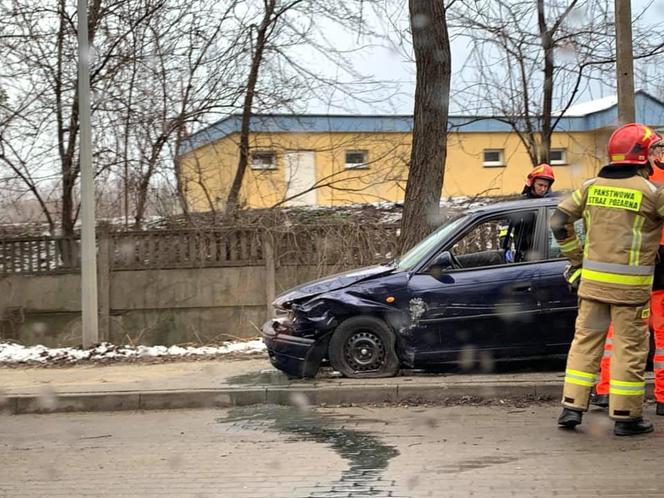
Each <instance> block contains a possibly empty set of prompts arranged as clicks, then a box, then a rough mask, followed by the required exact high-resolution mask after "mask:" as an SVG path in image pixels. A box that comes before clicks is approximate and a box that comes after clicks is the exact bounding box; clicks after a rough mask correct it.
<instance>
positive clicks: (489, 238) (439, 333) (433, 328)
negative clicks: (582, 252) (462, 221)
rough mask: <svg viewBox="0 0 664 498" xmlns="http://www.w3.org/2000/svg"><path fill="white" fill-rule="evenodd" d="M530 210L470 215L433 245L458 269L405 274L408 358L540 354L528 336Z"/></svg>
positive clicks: (533, 217)
mask: <svg viewBox="0 0 664 498" xmlns="http://www.w3.org/2000/svg"><path fill="white" fill-rule="evenodd" d="M537 213H538V210H537V209H533V210H520V211H515V212H509V213H501V214H499V215H487V216H485V217H482V218H480V219H478V220H477V221H476V222H474V223H473V224H472V225H470V226H469V228H468V229H467V230H465V231H464V232H462V233H461V235H460V236H458V237H457V239H456V240H455V241H453V242H452V243H451V244H449V247H445V248H442V249H441V251H450V252H451V253H452V254H453V256H454V257H456V259H457V260H458V262H459V264H460V265H461V267H457V268H448V269H444V270H443V271H442V272H433V271H431V270H430V269H428V268H425V269H423V270H422V271H420V272H418V273H416V274H415V275H413V276H412V277H411V279H410V281H409V291H410V295H411V302H410V304H411V321H412V324H411V335H412V342H413V344H414V345H415V349H416V352H415V356H416V362H418V361H421V362H424V363H436V362H449V361H467V360H468V359H470V360H472V359H473V358H475V359H481V358H485V357H492V358H506V357H517V356H528V355H531V354H537V353H538V352H541V342H540V341H538V340H536V336H537V329H536V327H537V320H538V317H539V314H540V311H541V308H540V303H539V301H538V299H537V297H536V295H535V293H534V292H533V287H534V283H535V281H536V280H537V278H538V277H539V260H540V259H541V258H540V257H539V256H538V255H537V254H536V253H537V250H536V249H537V248H536V245H535V241H536V237H535V229H536V221H537ZM455 253H456V254H455ZM434 259H435V257H434ZM487 355H488V356H487Z"/></svg>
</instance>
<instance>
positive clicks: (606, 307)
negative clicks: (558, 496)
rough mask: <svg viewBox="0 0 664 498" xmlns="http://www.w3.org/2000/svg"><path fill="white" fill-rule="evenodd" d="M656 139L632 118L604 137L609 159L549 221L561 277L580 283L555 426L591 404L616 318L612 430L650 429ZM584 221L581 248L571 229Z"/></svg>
mask: <svg viewBox="0 0 664 498" xmlns="http://www.w3.org/2000/svg"><path fill="white" fill-rule="evenodd" d="M659 140H660V137H659V136H658V135H657V134H656V133H655V132H654V131H652V130H651V129H650V128H648V127H646V126H643V125H640V124H636V123H632V124H629V125H624V126H621V127H620V128H618V129H617V130H616V131H615V132H614V133H613V134H612V135H611V138H610V139H609V144H608V152H609V158H610V161H609V164H608V165H607V166H605V167H603V168H602V169H601V170H600V172H599V174H598V176H597V177H596V178H592V179H590V180H588V181H587V182H585V183H584V184H583V186H582V187H581V188H580V189H578V190H576V191H575V192H574V193H573V194H572V195H571V196H570V197H569V198H567V199H565V200H563V201H562V202H561V203H560V205H559V206H558V208H557V209H556V210H555V212H554V214H553V216H552V218H551V226H552V229H553V233H554V236H555V237H556V240H557V241H558V243H559V245H560V247H561V250H562V252H563V253H564V254H565V256H567V257H568V258H569V259H570V266H569V267H568V268H567V270H566V271H565V278H566V279H567V281H568V283H569V284H570V285H571V286H576V285H578V286H579V287H578V294H579V311H578V316H577V319H576V331H575V334H574V340H573V341H572V345H571V347H570V351H569V354H568V357H567V367H566V370H565V384H564V388H563V399H562V405H563V411H562V413H561V415H560V417H559V418H558V424H559V425H561V426H563V427H567V428H573V427H575V426H576V425H578V424H580V423H581V420H582V415H583V412H584V411H587V409H588V401H589V397H590V391H591V389H592V387H593V384H594V380H595V377H596V373H597V371H598V368H599V363H600V359H601V356H602V346H603V345H604V342H605V339H606V333H607V329H608V327H609V324H610V323H611V322H613V326H614V337H613V358H612V365H611V380H610V387H609V416H610V417H611V418H612V419H614V420H615V428H614V433H615V434H616V435H619V436H628V435H635V434H642V433H646V432H651V431H652V430H653V426H652V423H651V422H649V421H647V420H644V419H643V416H642V413H643V396H644V394H645V380H644V369H645V362H646V357H647V354H648V336H649V333H648V322H647V319H648V315H649V299H650V289H651V286H652V282H653V272H654V268H655V260H656V254H657V247H658V241H659V238H660V235H661V231H662V221H663V220H664V190H662V189H661V188H659V187H657V186H655V185H654V184H653V183H651V182H650V181H648V179H647V177H648V174H649V172H648V169H649V162H648V154H649V151H650V148H651V147H652V146H654V145H655V144H656V143H657V142H659ZM582 217H583V218H584V221H585V226H586V241H585V247H584V248H583V249H582V248H581V246H580V243H579V240H578V238H577V236H576V232H575V231H574V227H573V223H574V221H576V220H578V219H580V218H582Z"/></svg>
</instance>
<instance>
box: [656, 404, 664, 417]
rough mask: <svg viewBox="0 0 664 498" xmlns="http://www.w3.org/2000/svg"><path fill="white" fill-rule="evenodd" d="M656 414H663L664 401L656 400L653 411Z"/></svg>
mask: <svg viewBox="0 0 664 498" xmlns="http://www.w3.org/2000/svg"><path fill="white" fill-rule="evenodd" d="M655 413H656V414H657V415H664V403H660V402H659V401H658V402H657V409H656V411H655Z"/></svg>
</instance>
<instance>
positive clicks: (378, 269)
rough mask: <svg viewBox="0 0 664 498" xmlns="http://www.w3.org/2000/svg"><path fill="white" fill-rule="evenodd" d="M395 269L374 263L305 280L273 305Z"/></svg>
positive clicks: (277, 305)
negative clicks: (305, 281)
mask: <svg viewBox="0 0 664 498" xmlns="http://www.w3.org/2000/svg"><path fill="white" fill-rule="evenodd" d="M393 271H395V268H393V267H390V266H383V265H376V266H367V267H366V268H360V269H357V270H351V271H347V272H344V273H337V274H336V275H330V276H329V277H324V278H321V279H319V280H314V281H312V282H307V283H305V284H302V285H298V286H297V287H293V288H292V289H289V290H287V291H286V292H284V293H283V294H281V295H280V296H278V297H277V298H276V299H275V300H274V303H273V304H274V306H276V307H278V308H283V307H284V304H285V303H288V302H291V301H298V300H300V299H304V298H308V297H314V296H316V295H318V294H322V293H324V292H331V291H334V290H337V289H343V288H344V287H348V286H349V285H351V284H354V283H356V282H360V281H362V280H367V279H369V278H373V277H378V276H383V275H387V274H388V273H392V272H393Z"/></svg>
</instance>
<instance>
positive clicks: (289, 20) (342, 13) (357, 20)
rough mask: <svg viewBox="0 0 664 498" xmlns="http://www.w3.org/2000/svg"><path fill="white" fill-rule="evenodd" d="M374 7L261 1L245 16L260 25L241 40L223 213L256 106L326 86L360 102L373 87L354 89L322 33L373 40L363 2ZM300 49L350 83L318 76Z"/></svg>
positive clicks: (234, 201)
mask: <svg viewBox="0 0 664 498" xmlns="http://www.w3.org/2000/svg"><path fill="white" fill-rule="evenodd" d="M374 3H377V2H376V0H353V1H350V2H347V1H342V0H333V1H329V2H318V1H316V0H263V1H262V4H261V9H260V12H258V13H254V14H253V15H252V16H249V17H248V18H249V19H253V17H257V18H259V19H260V22H259V23H258V24H254V23H253V21H250V22H248V23H247V24H246V26H247V29H246V37H245V39H244V40H245V47H246V49H247V51H248V52H249V53H250V60H249V62H248V72H247V76H246V80H245V81H246V83H245V86H244V88H243V92H244V99H243V105H242V122H241V127H240V140H239V159H238V163H237V167H236V168H235V175H234V178H233V183H232V185H231V187H230V190H229V192H228V195H227V197H226V206H225V212H226V214H230V213H233V212H234V211H235V210H236V209H237V208H238V205H239V204H240V199H239V197H240V191H241V188H242V185H243V180H244V177H245V174H246V170H247V167H248V165H249V162H250V156H251V151H250V143H249V135H250V132H251V115H252V112H254V111H255V109H256V108H257V107H259V108H260V107H265V106H268V107H272V108H274V107H275V106H276V107H279V108H288V107H289V106H290V105H291V104H292V103H294V102H297V101H299V102H301V101H302V100H304V98H305V97H308V98H311V97H312V96H314V95H316V94H317V93H321V92H324V90H325V89H329V88H334V89H335V91H338V92H339V93H341V94H343V95H346V96H347V97H348V98H349V99H358V100H361V99H362V98H363V97H364V96H366V95H367V94H370V93H371V92H372V91H375V90H376V89H377V86H378V85H376V84H375V83H376V82H374V81H370V82H368V84H366V85H365V87H364V88H363V89H362V90H358V87H357V85H356V81H357V80H359V79H362V75H361V74H360V73H358V72H357V71H355V70H354V69H353V68H352V66H350V64H349V63H348V61H347V60H346V59H345V57H344V51H343V50H341V49H339V48H338V47H337V46H336V44H335V41H333V40H328V39H327V38H326V37H325V36H324V33H323V31H324V30H323V29H322V28H323V27H324V26H336V27H343V28H345V29H348V28H355V29H356V30H357V31H358V32H361V33H362V34H363V36H366V37H371V36H375V35H376V33H374V32H372V31H371V29H370V28H369V26H368V24H367V23H365V20H364V18H363V8H364V6H365V4H366V5H369V4H374ZM301 47H306V48H307V50H309V52H311V53H314V54H316V56H317V57H319V58H321V59H322V60H328V61H329V62H330V64H331V65H332V66H334V67H335V68H337V69H338V71H339V72H340V73H342V74H343V75H344V76H347V77H350V80H351V81H343V80H342V78H340V77H335V78H331V77H329V76H326V75H325V74H321V72H320V70H319V69H318V70H317V69H315V68H314V67H311V66H309V65H307V64H306V63H304V62H302V61H301V60H299V59H298V57H297V54H296V53H295V52H296V51H295V49H297V48H301ZM318 66H320V65H318ZM353 79H354V80H355V81H353ZM381 98H382V97H381ZM257 103H258V106H257V105H256V104H257Z"/></svg>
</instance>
